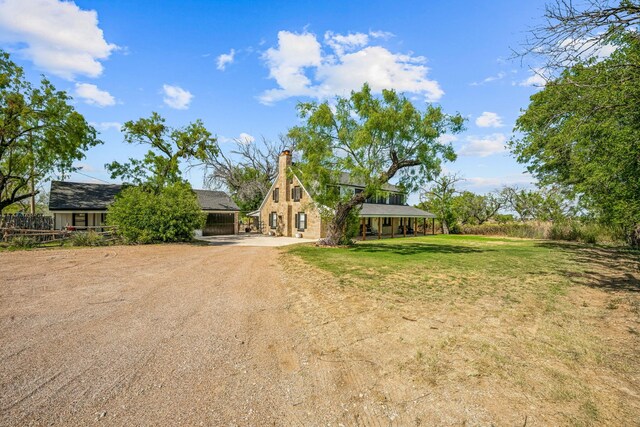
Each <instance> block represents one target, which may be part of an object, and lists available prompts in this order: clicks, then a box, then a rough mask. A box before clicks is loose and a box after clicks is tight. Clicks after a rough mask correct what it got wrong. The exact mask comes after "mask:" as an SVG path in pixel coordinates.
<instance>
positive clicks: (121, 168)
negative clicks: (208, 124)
mask: <svg viewBox="0 0 640 427" xmlns="http://www.w3.org/2000/svg"><path fill="white" fill-rule="evenodd" d="M122 131H123V132H124V141H125V142H126V143H127V144H142V145H148V146H149V147H150V149H149V151H148V152H147V154H146V155H145V156H144V158H143V159H129V162H127V163H123V164H121V163H119V162H112V163H109V164H106V165H105V168H107V170H109V171H110V172H111V178H112V179H115V178H122V179H124V180H125V181H128V182H130V183H132V184H136V185H140V184H144V185H147V186H150V187H152V188H153V189H160V188H162V187H163V186H165V185H168V184H174V183H176V182H182V181H183V178H182V171H181V170H180V162H181V161H184V162H186V163H189V162H192V161H198V162H204V161H205V160H206V159H207V158H210V157H212V156H215V155H217V154H218V151H219V150H218V145H217V143H216V138H214V137H213V136H212V134H211V132H209V131H208V130H207V129H206V128H205V127H204V124H203V123H202V121H200V120H196V121H195V122H194V123H190V124H189V125H187V126H186V127H183V128H172V127H170V126H167V125H166V124H165V119H164V118H163V117H162V116H160V115H159V114H158V113H155V112H154V113H151V117H149V118H143V119H139V120H138V121H135V122H134V121H128V122H126V123H125V124H124V125H123V126H122Z"/></svg>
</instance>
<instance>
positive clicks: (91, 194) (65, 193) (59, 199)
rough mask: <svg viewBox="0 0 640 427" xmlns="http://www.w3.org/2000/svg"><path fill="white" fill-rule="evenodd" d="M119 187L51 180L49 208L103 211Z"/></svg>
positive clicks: (120, 186)
mask: <svg viewBox="0 0 640 427" xmlns="http://www.w3.org/2000/svg"><path fill="white" fill-rule="evenodd" d="M121 189H122V185H117V184H91V183H86V182H65V181H52V182H51V192H50V193H49V210H51V211H56V210H58V211H60V210H83V211H104V210H107V207H108V206H109V205H110V204H111V203H113V200H114V198H115V197H116V194H118V193H119V192H120V190H121Z"/></svg>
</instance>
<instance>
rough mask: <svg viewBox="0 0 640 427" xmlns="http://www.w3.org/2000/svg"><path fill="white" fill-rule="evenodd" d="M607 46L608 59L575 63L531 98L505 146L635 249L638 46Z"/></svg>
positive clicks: (639, 216)
mask: <svg viewBox="0 0 640 427" xmlns="http://www.w3.org/2000/svg"><path fill="white" fill-rule="evenodd" d="M612 42H613V43H615V45H616V47H617V48H616V50H615V51H614V52H613V53H612V54H611V56H610V57H608V58H606V59H604V60H601V61H591V62H587V63H580V64H577V65H574V66H572V67H571V68H568V69H567V70H565V71H564V72H562V74H561V75H560V77H558V78H557V79H556V80H554V81H551V82H549V83H548V84H547V85H546V87H545V88H544V90H542V91H540V92H538V93H536V94H534V95H533V96H532V97H531V103H530V105H529V107H528V108H527V110H526V111H524V113H523V114H522V115H521V116H520V118H519V119H518V120H517V122H516V131H518V132H520V136H519V137H517V138H514V139H512V140H511V141H510V142H509V145H510V148H511V150H512V152H513V153H514V154H515V155H516V156H517V159H518V161H520V162H522V163H525V164H527V165H528V169H529V171H530V172H531V173H532V174H534V175H535V176H536V177H537V178H538V180H539V181H540V182H541V184H542V185H547V184H556V185H558V186H560V187H562V188H563V189H564V190H565V191H567V192H568V193H569V194H571V195H574V196H575V197H577V198H579V199H580V203H581V205H583V206H585V207H586V208H587V209H589V210H590V211H591V212H594V213H595V214H596V216H597V217H598V218H599V219H600V220H601V221H602V222H604V223H607V224H612V225H615V226H619V227H622V228H623V229H624V230H625V232H626V234H627V236H628V239H629V243H630V244H631V245H634V246H640V179H639V178H638V177H639V176H640V40H639V39H638V37H637V35H635V34H631V35H630V34H627V33H623V34H619V35H618V36H617V37H616V38H614V39H612ZM568 81H569V82H571V83H570V84H567V83H566V82H568Z"/></svg>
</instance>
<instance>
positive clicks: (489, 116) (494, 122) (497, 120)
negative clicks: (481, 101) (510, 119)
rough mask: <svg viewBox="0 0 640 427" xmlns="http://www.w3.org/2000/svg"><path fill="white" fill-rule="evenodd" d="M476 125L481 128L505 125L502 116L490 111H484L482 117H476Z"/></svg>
mask: <svg viewBox="0 0 640 427" xmlns="http://www.w3.org/2000/svg"><path fill="white" fill-rule="evenodd" d="M476 125H477V126H479V127H481V128H499V127H502V126H504V124H503V123H502V117H500V116H499V115H497V114H496V113H492V112H490V111H484V112H483V113H482V114H481V115H480V117H478V118H477V119H476Z"/></svg>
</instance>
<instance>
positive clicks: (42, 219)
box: [0, 214, 53, 230]
mask: <svg viewBox="0 0 640 427" xmlns="http://www.w3.org/2000/svg"><path fill="white" fill-rule="evenodd" d="M0 228H20V229H29V230H52V229H53V217H52V216H47V215H43V214H2V215H0Z"/></svg>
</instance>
